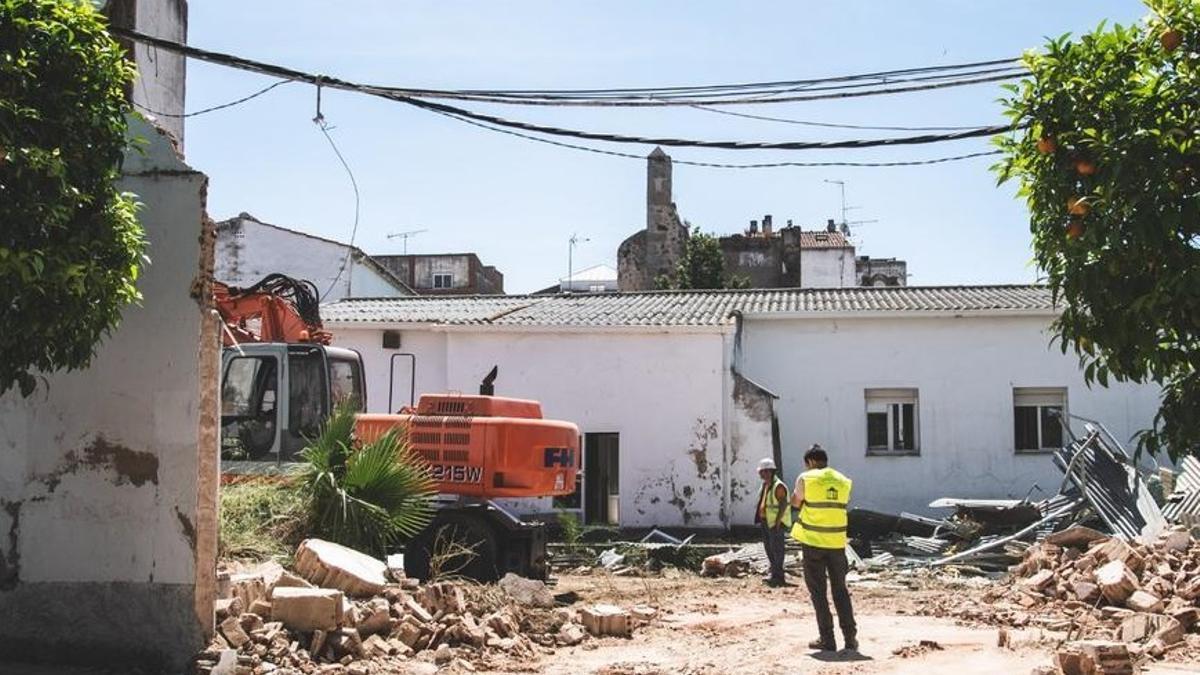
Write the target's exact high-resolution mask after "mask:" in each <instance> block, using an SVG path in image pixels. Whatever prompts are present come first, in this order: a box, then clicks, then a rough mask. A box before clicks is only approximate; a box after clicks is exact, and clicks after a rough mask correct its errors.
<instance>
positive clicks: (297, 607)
mask: <svg viewBox="0 0 1200 675" xmlns="http://www.w3.org/2000/svg"><path fill="white" fill-rule="evenodd" d="M342 597H343V596H342V592H341V591H336V590H333V589H329V588H294V587H286V586H284V587H276V588H275V589H274V590H273V591H272V592H271V615H272V617H273V618H274V619H276V620H277V621H282V622H283V625H285V626H287V627H288V628H290V629H292V630H298V631H302V632H308V631H311V630H317V629H320V630H324V631H329V630H333V629H335V628H337V627H338V626H339V625H341V623H342Z"/></svg>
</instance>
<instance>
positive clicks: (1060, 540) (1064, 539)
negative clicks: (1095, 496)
mask: <svg viewBox="0 0 1200 675" xmlns="http://www.w3.org/2000/svg"><path fill="white" fill-rule="evenodd" d="M1108 538H1109V536H1108V535H1107V534H1104V533H1102V532H1098V531H1096V530H1093V529H1092V528H1090V527H1083V526H1082V525H1076V526H1074V527H1068V528H1067V529H1065V530H1063V531H1062V532H1054V533H1052V534H1050V535H1049V536H1047V537H1046V538H1045V539H1044V540H1043V541H1045V543H1047V544H1053V545H1055V546H1061V547H1063V548H1086V547H1088V546H1090V545H1091V544H1092V543H1093V542H1097V541H1103V540H1105V539H1108Z"/></svg>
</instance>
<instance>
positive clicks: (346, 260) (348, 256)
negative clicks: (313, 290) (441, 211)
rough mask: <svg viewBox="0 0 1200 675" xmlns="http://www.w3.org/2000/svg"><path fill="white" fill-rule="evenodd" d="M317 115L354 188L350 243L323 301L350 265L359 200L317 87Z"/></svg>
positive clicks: (352, 177)
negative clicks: (324, 112)
mask: <svg viewBox="0 0 1200 675" xmlns="http://www.w3.org/2000/svg"><path fill="white" fill-rule="evenodd" d="M317 92H318V96H317V116H316V117H314V118H313V122H315V123H316V125H317V128H318V129H320V130H321V133H322V134H324V136H325V140H327V141H329V147H331V148H333V154H335V155H337V158H338V161H339V162H341V163H342V168H343V169H345V170H346V175H347V176H349V177H350V186H351V187H352V188H354V226H353V227H352V228H350V243H349V245H347V247H346V257H345V258H344V259H343V260H342V265H341V267H339V268H338V272H337V276H335V277H334V278H333V281H331V282H330V283H329V288H326V289H325V292H324V293H322V294H321V298H320V300H321V301H322V302H324V300H325V298H327V297H328V296H329V293H330V292H331V291H333V288H334V286H337V283H338V281H340V280H341V278H342V273H343V272H345V271H346V268H347V267H349V266H350V259H351V257H352V256H353V255H354V238H355V236H357V235H358V213H359V206H360V204H361V200H360V198H359V194H358V181H356V180H355V179H354V172H353V171H351V170H350V165H349V164H348V163H347V162H346V158H345V157H343V156H342V151H341V150H338V146H337V143H334V142H333V136H330V135H329V130H330V128H331V127H330V126H329V125H328V124H326V123H325V116H324V115H322V114H321V99H320V93H319V92H320V88H319V87H318V89H317Z"/></svg>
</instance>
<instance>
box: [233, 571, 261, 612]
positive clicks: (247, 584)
mask: <svg viewBox="0 0 1200 675" xmlns="http://www.w3.org/2000/svg"><path fill="white" fill-rule="evenodd" d="M229 592H230V597H234V598H238V599H240V600H241V601H242V607H249V606H250V605H252V604H254V601H255V600H262V599H264V598H266V597H267V584H266V582H264V581H263V578H262V576H260V575H258V574H231V575H229Z"/></svg>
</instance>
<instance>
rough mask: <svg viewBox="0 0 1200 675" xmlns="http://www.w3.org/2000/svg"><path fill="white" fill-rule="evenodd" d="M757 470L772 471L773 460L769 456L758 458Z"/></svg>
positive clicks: (773, 468)
mask: <svg viewBox="0 0 1200 675" xmlns="http://www.w3.org/2000/svg"><path fill="white" fill-rule="evenodd" d="M758 470H759V471H763V470H766V471H774V470H775V460H773V459H771V458H770V457H767V458H766V459H760V460H758Z"/></svg>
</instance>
